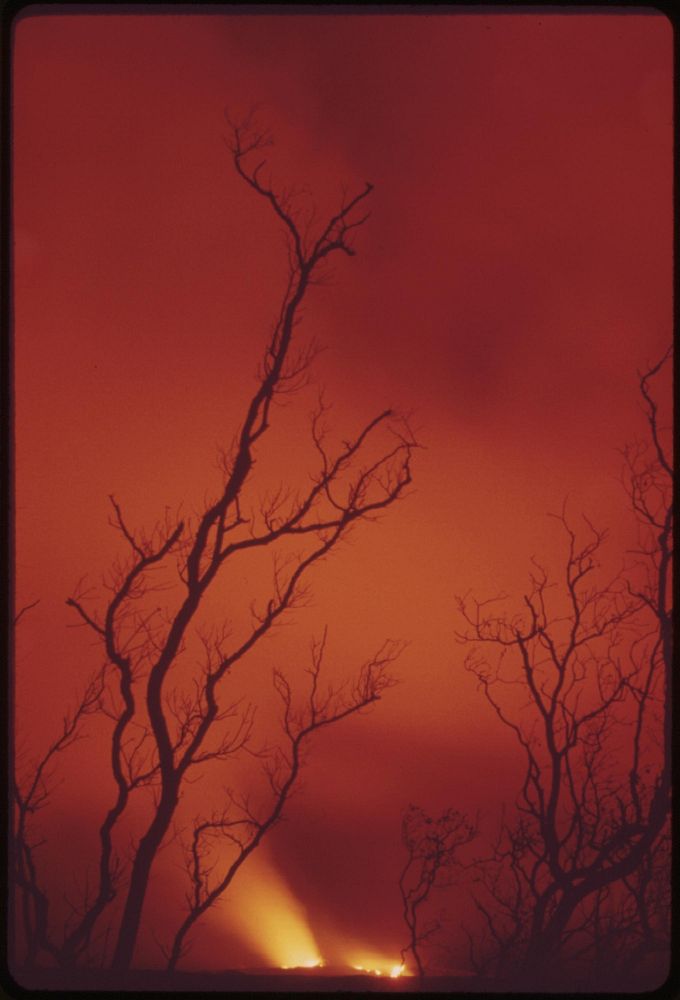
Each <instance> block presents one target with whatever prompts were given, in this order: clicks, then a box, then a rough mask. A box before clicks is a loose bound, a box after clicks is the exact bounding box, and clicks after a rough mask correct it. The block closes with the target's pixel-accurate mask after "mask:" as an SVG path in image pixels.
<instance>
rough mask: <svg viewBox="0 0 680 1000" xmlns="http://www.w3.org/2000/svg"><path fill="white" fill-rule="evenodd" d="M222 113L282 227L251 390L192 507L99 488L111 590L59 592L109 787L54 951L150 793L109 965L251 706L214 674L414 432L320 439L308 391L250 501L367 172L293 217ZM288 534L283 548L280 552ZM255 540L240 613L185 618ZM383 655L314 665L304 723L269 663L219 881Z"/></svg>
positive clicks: (369, 431)
mask: <svg viewBox="0 0 680 1000" xmlns="http://www.w3.org/2000/svg"><path fill="white" fill-rule="evenodd" d="M228 124H229V140H228V146H229V150H230V153H231V158H232V161H233V165H234V168H235V170H236V172H237V174H238V176H239V177H240V178H241V179H242V180H243V181H244V182H245V184H246V185H247V186H248V187H249V188H250V189H251V191H252V192H253V193H254V194H255V195H257V196H258V197H259V198H260V199H262V201H263V203H264V204H265V205H267V206H268V207H269V209H270V210H271V211H272V212H273V213H274V215H275V216H276V218H277V219H278V222H279V223H280V225H281V227H282V229H283V232H284V234H285V236H286V244H287V254H288V276H287V281H286V285H285V289H284V292H283V296H282V299H281V303H280V308H279V312H278V315H277V318H276V321H275V323H274V326H273V330H272V333H271V335H270V337H269V339H268V341H267V343H266V346H265V349H264V353H263V357H262V362H261V366H260V370H259V373H258V378H257V384H256V388H255V390H254V392H253V394H252V396H251V398H250V400H249V401H248V403H247V405H246V407H245V412H244V416H243V419H242V423H241V425H240V429H239V430H238V432H237V434H236V435H235V437H234V440H233V443H232V445H231V448H230V450H229V451H228V453H226V454H225V456H224V460H223V473H224V478H223V484H222V487H221V490H220V493H219V495H218V496H217V498H216V499H215V500H214V501H213V502H210V503H208V504H207V506H206V507H205V509H204V510H203V512H202V514H200V516H198V517H197V518H196V519H195V520H194V521H188V520H185V521H179V522H174V521H173V520H172V519H170V518H166V520H165V521H164V522H163V523H162V524H159V525H158V527H157V528H156V529H155V530H154V531H153V532H152V534H151V535H146V534H144V533H143V532H135V531H133V530H131V529H130V528H129V527H128V524H127V521H126V519H125V517H124V515H123V512H122V509H121V507H120V505H119V503H118V502H117V500H116V499H114V498H113V497H111V505H112V519H111V523H112V525H113V527H114V528H115V529H116V530H117V531H118V532H119V534H120V536H121V538H122V540H123V543H124V545H125V547H126V550H127V556H126V557H125V558H124V559H123V560H122V561H121V562H120V563H119V564H118V565H117V566H116V567H114V570H113V572H112V575H111V579H110V590H111V597H110V599H109V600H108V602H107V604H106V606H105V607H104V608H103V610H101V611H100V612H96V611H91V610H90V609H89V606H88V604H87V602H86V601H85V599H84V595H83V594H81V593H80V592H78V593H76V594H74V596H73V597H71V598H69V600H68V601H67V604H69V605H70V607H71V608H73V609H74V611H75V612H76V614H77V615H78V616H79V618H80V621H81V623H82V624H83V625H84V626H87V627H88V628H89V629H90V630H91V631H92V632H93V633H94V635H95V636H96V637H97V639H98V641H99V642H100V643H101V646H102V649H103V651H104V653H105V656H106V660H107V664H108V666H107V686H106V691H105V693H104V697H103V698H102V702H101V703H102V709H103V711H104V712H105V713H106V715H107V716H108V717H109V718H110V720H111V722H112V725H113V729H112V735H111V768H112V776H113V780H114V782H115V789H116V793H115V799H114V801H113V803H112V805H111V807H110V809H109V810H108V812H107V813H106V815H105V817H104V820H103V822H102V824H101V827H100V831H99V835H100V856H99V867H98V880H97V885H96V888H95V891H94V893H93V896H92V899H91V900H90V901H89V902H88V903H87V905H85V906H84V908H83V912H82V913H81V914H80V917H79V919H78V920H77V922H76V923H75V926H73V927H72V928H71V930H70V932H69V934H68V935H67V936H66V939H65V941H64V942H63V944H62V945H61V947H60V948H59V960H60V961H61V962H62V964H69V963H73V962H75V961H76V960H77V959H78V956H79V955H80V954H81V953H82V951H83V949H84V948H85V947H86V945H87V943H88V941H89V940H90V937H91V934H92V931H93V928H94V926H95V924H96V923H97V921H98V920H99V919H100V917H101V914H102V913H103V911H104V909H105V908H106V907H107V906H108V905H109V904H110V903H111V902H112V900H113V899H114V897H115V896H116V893H117V888H118V886H117V874H118V872H119V870H120V868H121V866H122V865H123V864H124V862H123V859H121V858H120V857H119V856H118V855H117V853H116V851H115V849H114V840H113V834H114V828H115V827H116V826H117V824H118V823H119V821H120V819H121V817H122V815H123V813H124V812H125V810H126V808H127V806H128V803H129V800H130V797H131V796H132V795H133V794H137V793H139V792H140V790H144V789H146V792H147V796H148V798H149V799H152V816H151V820H150V822H149V823H148V826H147V827H146V829H145V830H144V831H143V833H142V835H141V836H140V837H139V839H138V841H137V842H136V843H135V845H134V849H133V853H132V857H131V862H130V864H129V866H128V867H127V868H126V870H125V876H126V884H127V891H126V895H125V899H124V902H123V906H122V914H121V917H120V922H119V925H118V932H117V937H116V941H115V946H114V949H113V957H112V967H113V968H114V969H116V970H118V971H125V970H127V969H128V968H129V967H130V964H131V962H132V960H133V956H134V950H135V944H136V941H137V936H138V932H139V927H140V922H141V919H142V911H143V907H144V902H145V898H146V894H147V887H148V883H149V876H150V873H151V869H152V867H153V865H154V862H155V859H156V856H157V854H158V851H159V848H160V847H161V845H162V843H163V842H164V839H166V837H167V835H168V832H169V831H170V832H171V825H172V824H173V821H174V817H175V813H176V810H177V806H178V803H179V799H180V795H181V791H182V788H183V786H184V783H185V782H186V780H187V776H188V775H189V773H190V772H191V773H193V769H195V768H196V767H197V766H199V765H201V764H205V763H207V762H210V761H212V762H215V761H217V762H219V761H224V760H227V759H229V758H230V757H232V756H233V755H234V754H235V753H237V752H238V751H239V750H240V749H242V748H243V747H244V746H246V744H247V743H248V740H249V736H250V730H251V724H252V716H251V714H250V713H249V712H248V710H246V711H245V714H243V713H241V712H240V711H239V709H238V705H237V703H236V702H232V703H229V701H228V700H225V681H226V680H227V678H228V676H229V675H230V673H231V672H232V671H233V670H234V668H235V667H236V666H237V665H238V664H240V663H242V662H244V661H245V660H246V659H247V657H248V655H249V654H251V653H252V651H253V650H254V649H255V648H256V647H258V644H260V643H261V641H262V640H263V639H264V638H265V637H266V636H267V635H269V634H270V633H271V632H272V630H273V629H274V627H275V626H276V625H277V623H279V622H280V621H281V620H282V619H283V617H284V616H285V615H286V613H287V612H289V611H290V610H291V609H293V608H295V607H299V606H300V604H301V603H303V602H304V599H305V595H306V586H307V584H306V578H307V577H308V575H309V573H310V570H312V568H313V567H314V566H316V565H317V564H318V563H320V562H321V561H322V560H324V559H325V557H326V556H328V555H329V554H330V553H331V552H332V550H333V549H334V548H335V547H336V546H337V545H338V543H339V542H340V541H341V540H342V539H344V538H345V537H346V536H347V535H348V533H349V532H350V531H351V529H352V528H353V527H354V526H355V525H356V524H357V523H358V522H360V521H364V520H367V521H370V520H373V519H375V517H376V516H378V515H379V514H380V513H381V512H382V511H384V510H386V509H387V508H388V507H390V506H391V505H392V504H393V503H395V502H396V501H397V500H398V499H400V498H401V497H402V496H403V495H404V493H405V491H406V490H407V488H408V486H409V484H410V482H411V457H412V453H413V449H414V447H415V441H414V439H413V437H412V435H411V432H410V430H409V428H408V425H407V423H406V421H405V419H403V418H401V417H399V416H398V415H397V414H395V413H394V412H393V411H391V410H385V411H383V412H381V413H380V414H378V415H377V416H375V417H374V418H373V419H372V420H370V421H369V422H368V423H367V424H365V425H364V426H363V427H361V428H360V429H359V430H358V432H356V433H355V434H354V435H353V436H350V437H347V438H346V439H345V440H343V441H342V444H341V445H340V446H339V447H337V448H335V449H333V448H331V446H330V445H329V443H328V430H327V427H326V423H325V421H326V416H327V407H326V405H325V404H324V402H323V400H322V399H321V400H320V402H319V405H318V407H317V409H316V411H315V413H314V415H313V418H312V425H311V443H312V446H313V448H314V449H315V451H316V455H317V468H316V471H315V472H314V473H313V474H312V475H311V476H310V480H309V482H308V483H307V485H306V486H304V487H303V488H302V489H298V490H295V489H294V488H293V487H292V486H288V487H284V486H276V487H275V488H274V489H271V488H270V490H269V492H268V493H266V494H264V496H265V499H264V500H262V495H263V493H262V484H261V483H260V484H257V482H256V477H255V476H254V468H255V460H256V455H257V454H258V451H259V449H261V448H262V446H263V444H264V442H265V439H266V435H267V431H268V430H269V428H270V425H271V422H272V420H273V419H274V415H275V410H274V408H273V404H274V403H275V402H276V401H277V399H280V397H282V395H284V394H292V393H295V392H296V391H298V390H299V389H300V388H301V387H302V386H303V385H304V384H305V381H306V379H307V377H308V372H309V368H310V365H311V363H312V361H313V358H314V355H315V347H314V345H311V346H310V345H309V344H306V345H305V344H304V343H302V344H300V343H298V342H299V324H300V321H301V307H302V304H303V302H304V301H305V300H306V297H307V295H308V292H309V289H310V287H312V285H313V284H315V283H318V281H319V279H320V278H321V277H322V276H323V272H324V268H325V267H326V265H327V264H328V262H329V261H330V260H331V258H333V257H335V256H338V255H339V256H347V257H353V256H354V255H355V250H354V247H353V245H352V237H353V235H354V232H355V230H357V229H358V228H359V227H360V226H362V225H363V223H364V222H365V221H366V219H367V218H368V214H367V213H366V212H365V211H364V208H363V206H364V203H365V201H366V199H367V198H368V196H369V195H370V193H371V190H372V185H370V184H366V185H365V187H364V188H363V189H362V190H361V191H359V192H358V193H357V194H355V195H353V196H351V197H347V198H345V199H344V200H343V202H342V204H341V205H340V207H339V209H338V210H337V212H336V213H335V214H333V215H332V216H331V217H330V218H328V219H327V220H326V221H325V222H324V223H322V224H316V225H315V222H314V213H313V212H311V213H310V214H309V217H306V216H304V214H303V212H302V210H301V208H300V205H299V201H298V200H297V199H296V198H294V197H293V195H292V194H291V193H290V192H285V191H277V190H276V189H275V188H274V187H273V186H272V182H271V180H270V179H269V177H268V175H267V174H268V171H267V166H266V159H265V150H266V149H267V148H268V147H269V146H271V144H272V140H271V137H270V136H269V134H268V133H266V132H264V131H262V130H260V129H258V128H257V126H256V124H255V123H254V121H253V119H252V118H251V119H249V120H247V121H245V122H243V123H239V122H232V121H229V122H228ZM256 490H259V493H258V492H255V491H256ZM295 546H297V551H293V548H294V547H295ZM262 550H270V551H271V552H272V553H273V567H274V569H273V576H272V580H271V585H270V589H269V592H268V593H265V594H264V595H261V596H260V598H259V600H258V599H257V598H256V595H253V596H254V600H253V604H252V606H251V612H252V618H251V621H250V622H249V624H248V625H247V627H245V628H244V629H243V631H242V633H241V634H240V635H236V636H234V635H233V634H232V633H230V632H229V631H228V630H227V627H226V624H225V625H224V626H223V627H220V628H215V629H213V630H212V631H211V632H210V633H205V631H203V632H200V629H199V631H198V632H197V624H196V621H195V619H196V616H197V613H198V612H199V609H201V606H202V604H203V602H204V598H205V596H206V594H207V593H208V591H209V588H211V586H212V585H213V584H214V582H215V580H216V579H217V578H218V577H219V578H221V579H223V578H224V577H225V576H227V574H228V572H229V569H230V568H231V566H232V564H234V563H238V562H239V561H240V560H242V559H243V558H244V556H246V555H247V554H248V553H251V552H252V553H254V552H256V551H262ZM159 574H160V577H159ZM163 574H164V575H163ZM171 579H174V583H173V585H172V587H173V589H171V590H170V591H169V593H170V595H171V596H170V598H168V600H167V602H166V606H165V607H164V608H163V609H162V610H161V608H160V607H159V598H158V596H157V591H159V590H161V589H163V588H166V587H167V586H168V581H169V580H171ZM159 581H160V582H159ZM152 594H153V595H154V599H153V600H150V599H149V598H150V595H152ZM173 601H174V603H173ZM227 610H228V609H226V608H225V618H226V612H227ZM197 635H199V636H200V638H201V641H202V643H203V652H204V655H203V664H202V667H201V669H200V672H199V673H198V674H194V675H192V676H191V678H190V680H189V681H187V673H188V671H190V669H191V664H190V662H188V660H189V658H188V657H187V656H185V655H184V654H185V652H186V649H187V645H188V643H190V642H191V641H195V638H196V636H197ZM390 655H391V654H390V653H389V651H388V652H387V653H385V652H383V654H382V659H381V657H380V655H379V656H378V657H377V658H376V659H375V660H374V661H372V666H371V665H369V666H368V667H367V668H364V670H363V671H362V672H361V673H360V674H359V679H358V680H357V682H356V683H357V687H356V688H355V690H354V693H353V695H352V696H351V697H349V699H348V700H347V701H343V699H342V697H340V700H337V699H333V698H331V699H330V700H328V701H327V702H319V700H318V698H319V693H318V690H317V681H318V668H315V669H316V672H315V674H314V678H315V680H314V685H313V690H312V695H311V697H310V701H309V703H308V710H307V716H306V721H304V722H302V721H298V722H297V723H296V722H295V720H294V718H293V716H292V715H291V714H290V704H289V702H288V701H286V699H287V698H288V697H289V695H290V692H289V689H288V687H287V682H286V681H285V679H284V677H283V674H277V678H278V679H277V687H278V690H279V693H280V694H281V695H282V696H283V697H284V701H286V704H287V713H286V729H285V731H286V734H287V737H288V739H289V741H290V749H289V752H288V756H287V757H285V758H283V757H282V758H281V759H282V760H283V761H284V764H283V765H282V767H283V770H282V771H281V772H280V773H278V772H276V773H272V775H271V782H272V790H273V792H274V795H275V805H274V808H273V810H272V812H271V813H270V814H269V817H268V818H265V819H258V818H256V817H255V816H253V817H248V816H246V818H245V821H244V822H245V827H243V829H245V828H247V831H248V833H247V834H246V839H245V840H244V841H243V844H245V845H246V846H245V847H244V848H243V856H242V857H241V859H240V860H239V861H238V864H237V866H236V869H235V870H234V872H233V873H232V875H231V876H228V877H227V880H226V882H225V883H224V885H223V887H222V888H226V886H227V885H228V884H229V882H230V881H231V878H233V875H234V874H235V873H236V870H238V867H240V865H241V864H242V863H243V861H245V859H246V857H247V856H248V855H249V854H250V853H251V852H252V850H254V849H255V847H256V846H257V845H258V843H259V842H260V841H261V839H262V837H263V836H264V834H265V833H266V832H267V831H268V830H269V829H270V828H271V827H272V825H273V824H274V822H275V820H276V819H277V818H278V816H279V815H280V813H281V810H282V808H283V805H284V803H285V801H286V799H287V797H288V793H289V790H290V787H292V784H293V782H294V781H295V778H296V776H297V773H298V770H299V753H300V750H301V748H302V744H303V743H304V742H305V741H306V739H307V737H308V736H309V735H311V733H312V732H314V731H316V730H317V729H319V728H320V727H321V726H325V725H328V724H330V723H331V722H336V721H339V720H340V719H342V718H343V717H345V716H346V715H348V714H350V713H352V712H355V711H358V710H359V709H360V708H362V707H363V706H364V705H367V704H370V703H371V702H373V701H375V700H377V698H378V697H379V695H380V692H381V690H383V689H384V687H385V685H386V683H387V678H386V674H385V673H384V669H383V667H384V666H386V665H387V663H388V662H389V659H390ZM318 667H320V662H319V664H318ZM287 692H288V693H287ZM286 769H287V770H286ZM284 772H285V775H287V776H284ZM211 823H212V821H211ZM224 829H225V830H227V829H229V827H228V826H225V827H224ZM216 830H217V826H216V825H210V823H208V825H205V824H201V823H200V822H199V823H198V825H197V826H196V830H195V833H194V845H195V847H194V849H193V857H194V859H196V864H197V865H198V864H199V862H200V857H201V852H202V850H203V848H202V845H203V842H204V839H205V837H206V836H209V835H210V834H211V833H213V832H215V831H216ZM196 831H197V832H196ZM194 871H195V878H196V879H197V880H198V882H196V883H195V886H196V887H197V891H198V895H196V893H194V896H193V900H194V902H193V904H192V905H193V909H192V910H191V911H190V916H189V921H188V923H187V925H186V927H184V925H183V928H184V929H180V931H179V932H178V941H176V946H177V948H176V951H173V953H172V954H173V955H174V956H175V957H174V958H172V959H171V962H172V963H174V962H176V960H177V957H178V955H179V952H180V950H181V947H182V939H183V937H184V934H186V932H187V931H188V929H189V927H190V926H191V925H192V924H193V923H194V921H195V920H196V919H197V918H198V916H200V914H201V913H202V912H203V911H204V909H205V908H206V905H209V903H207V902H206V901H207V900H208V897H209V895H210V894H206V892H205V889H204V881H203V876H202V875H201V874H200V872H199V870H198V869H197V868H194ZM220 891H222V889H220Z"/></svg>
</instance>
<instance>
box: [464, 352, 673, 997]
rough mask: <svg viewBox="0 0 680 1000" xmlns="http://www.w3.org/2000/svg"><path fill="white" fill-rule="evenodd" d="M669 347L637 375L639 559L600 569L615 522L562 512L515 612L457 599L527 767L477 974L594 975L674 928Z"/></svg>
mask: <svg viewBox="0 0 680 1000" xmlns="http://www.w3.org/2000/svg"><path fill="white" fill-rule="evenodd" d="M667 358H668V355H666V356H665V357H664V359H662V361H661V362H660V363H659V364H658V365H656V366H655V367H654V368H652V369H651V370H650V371H648V372H647V373H646V374H644V375H642V376H641V377H640V389H641V394H642V399H643V403H644V407H645V411H646V417H647V424H648V429H649V439H650V440H649V442H648V443H647V444H646V445H642V444H636V445H635V446H633V447H630V448H628V449H626V451H625V457H626V472H625V483H626V488H627V492H628V495H629V498H630V501H631V506H632V509H633V511H634V513H635V516H636V518H637V521H638V525H639V528H640V545H639V550H638V553H637V558H636V561H635V564H634V565H632V566H629V567H627V569H626V570H625V571H624V572H622V573H620V574H619V575H617V576H616V577H615V578H614V579H613V580H604V581H603V579H602V574H601V571H600V567H599V563H598V557H599V554H600V550H601V546H602V545H603V543H604V541H605V533H604V532H602V531H598V530H596V529H595V528H594V527H593V526H592V525H591V524H590V523H589V522H588V521H587V519H584V522H583V532H582V533H580V537H577V532H576V531H575V530H573V529H572V527H571V526H570V523H569V522H568V520H567V518H566V516H565V514H564V512H563V514H562V516H561V517H560V518H559V520H560V522H561V525H562V528H563V531H564V533H565V535H566V541H567V553H566V558H565V562H564V566H563V569H562V573H561V576H560V577H558V578H557V579H556V580H555V581H551V580H550V578H549V574H548V572H547V571H546V570H545V569H543V568H542V567H541V566H540V565H539V564H538V563H537V562H534V571H533V573H532V576H531V588H530V590H529V591H528V593H527V594H526V595H525V597H524V600H523V607H522V609H521V610H519V611H518V612H517V613H515V614H512V613H507V612H505V611H501V610H496V604H495V603H494V602H492V601H487V602H477V601H473V600H471V599H469V598H463V599H460V600H459V601H458V606H459V609H460V611H461V613H462V615H463V617H464V618H465V620H466V622H467V630H466V631H465V632H464V633H463V634H461V635H460V639H461V640H462V641H463V642H465V643H472V644H473V651H472V652H471V653H470V654H469V655H468V657H467V660H466V666H467V668H468V670H470V671H471V672H472V673H473V674H474V675H475V677H476V678H477V681H478V683H479V686H480V688H481V690H482V691H483V693H484V695H485V697H486V699H487V701H488V702H489V704H490V705H491V707H492V708H493V710H494V711H495V713H496V715H497V716H498V718H499V720H500V722H501V723H502V724H503V725H504V726H505V727H506V728H507V729H508V730H509V731H510V732H511V733H512V734H513V735H514V737H515V739H516V740H517V742H518V743H519V745H520V747H521V748H522V751H523V754H524V758H525V763H526V767H525V772H524V780H523V783H522V787H521V790H520V793H519V797H518V799H517V801H516V812H515V813H514V814H513V815H512V816H510V817H509V818H508V819H504V821H503V823H502V824H501V830H500V833H499V835H498V838H497V840H496V842H495V844H494V845H493V848H492V850H491V853H490V855H489V856H487V857H486V858H483V859H481V858H480V859H478V863H477V866H476V891H475V901H476V904H477V907H478V909H479V912H480V914H481V917H482V920H483V925H484V927H485V934H484V935H483V936H482V939H481V941H480V939H479V938H477V940H475V939H474V937H471V938H470V940H471V957H472V960H473V963H474V964H475V966H476V968H477V969H478V970H479V971H484V972H492V973H495V974H496V975H499V976H510V977H511V978H512V977H515V978H519V979H520V980H521V981H523V982H531V981H538V982H540V981H542V980H544V979H545V977H546V976H548V974H549V970H550V971H551V972H552V973H553V974H555V973H557V972H558V970H559V969H560V968H561V967H564V966H565V965H566V963H571V967H572V968H576V969H581V970H582V971H583V970H585V973H584V974H587V975H590V976H592V977H594V978H595V979H596V978H597V976H598V975H602V974H604V971H605V970H606V968H607V962H609V961H611V959H612V956H613V955H616V954H618V955H619V958H620V957H621V956H622V955H625V957H626V960H627V961H628V962H629V960H630V958H631V956H632V954H633V953H635V954H636V956H637V958H638V960H641V959H642V958H643V957H644V954H645V948H646V947H649V948H652V947H653V946H654V945H655V944H658V941H659V940H662V939H663V937H664V932H663V926H662V925H663V923H664V918H663V916H662V915H661V911H662V910H663V903H661V905H658V904H659V900H660V897H659V895H658V889H659V886H660V885H661V886H663V884H664V880H665V882H666V884H667V883H668V880H669V877H670V875H669V869H668V866H667V865H668V854H667V851H666V850H664V847H663V845H664V844H665V843H666V841H667V838H668V823H669V810H670V796H671V755H670V745H671V744H670V741H671V715H670V711H671V707H670V691H671V638H672V636H671V618H672V608H671V593H670V570H671V560H672V530H673V524H672V517H673V513H672V504H671V486H672V469H671V466H670V461H669V458H668V454H667V451H666V448H665V446H664V444H663V438H664V433H663V429H662V428H661V427H660V425H659V419H658V410H657V405H656V403H655V401H654V398H653V395H652V393H651V390H650V382H651V380H652V378H653V377H654V376H655V375H657V374H658V372H659V371H660V370H661V368H662V367H663V365H664V363H665V362H666V360H667ZM485 649H495V650H498V655H497V657H496V658H495V659H494V660H490V659H489V657H488V656H487V655H486V653H485ZM650 893H651V895H650ZM654 893H656V903H654V904H653V903H652V895H653V894H654ZM662 895H663V894H662ZM666 897H667V893H666ZM652 909H654V910H655V917H654V919H653V920H652V919H651V911H652ZM666 922H667V914H666ZM653 925H655V926H653ZM665 937H666V939H667V928H666V934H665ZM657 939H658V940H657ZM607 949H608V959H607V962H605V959H604V953H605V950H607ZM614 964H617V963H614ZM629 964H630V962H629ZM619 967H621V966H620V963H619Z"/></svg>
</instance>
